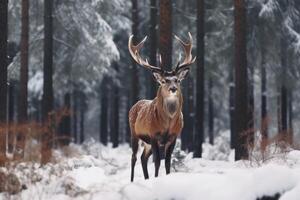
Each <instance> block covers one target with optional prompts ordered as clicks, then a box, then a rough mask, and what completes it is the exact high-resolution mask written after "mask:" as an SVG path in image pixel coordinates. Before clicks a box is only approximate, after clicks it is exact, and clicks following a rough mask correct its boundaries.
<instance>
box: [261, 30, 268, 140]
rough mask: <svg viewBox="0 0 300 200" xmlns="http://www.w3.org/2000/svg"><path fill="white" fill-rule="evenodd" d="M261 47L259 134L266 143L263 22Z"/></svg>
mask: <svg viewBox="0 0 300 200" xmlns="http://www.w3.org/2000/svg"><path fill="white" fill-rule="evenodd" d="M261 29H262V31H261V35H260V37H261V40H260V41H261V44H262V45H261V48H260V54H261V122H260V123H261V126H260V127H261V128H260V131H261V135H262V141H263V143H266V140H267V139H268V127H269V121H268V109H267V71H266V67H267V66H266V48H265V45H264V44H263V41H264V40H265V28H264V24H262V27H261ZM263 146H265V145H263Z"/></svg>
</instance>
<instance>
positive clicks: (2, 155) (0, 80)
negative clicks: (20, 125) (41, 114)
mask: <svg viewBox="0 0 300 200" xmlns="http://www.w3.org/2000/svg"><path fill="white" fill-rule="evenodd" d="M7 13H8V1H7V0H3V1H1V3H0V30H1V31H0V125H1V126H2V127H3V126H6V122H7V32H8V30H7V29H8V24H7ZM5 161H6V131H1V132H0V166H3V165H4V163H5Z"/></svg>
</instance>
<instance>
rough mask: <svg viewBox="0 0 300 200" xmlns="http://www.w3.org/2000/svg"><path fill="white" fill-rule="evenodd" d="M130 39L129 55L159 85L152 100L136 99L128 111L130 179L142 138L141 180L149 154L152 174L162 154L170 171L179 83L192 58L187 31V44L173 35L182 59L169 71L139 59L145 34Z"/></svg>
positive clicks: (177, 120) (177, 127) (177, 122)
mask: <svg viewBox="0 0 300 200" xmlns="http://www.w3.org/2000/svg"><path fill="white" fill-rule="evenodd" d="M132 38H133V35H132V36H130V38H129V41H128V48H129V52H130V54H131V56H132V58H133V59H134V60H135V61H136V62H137V63H138V64H139V65H141V66H144V67H145V68H147V69H149V70H151V72H152V74H153V76H154V78H155V80H156V81H157V82H158V83H159V85H160V86H159V88H158V91H157V95H156V97H155V98H154V99H153V100H140V101H138V102H137V103H136V104H135V105H134V106H133V107H132V108H131V109H130V111H129V124H130V130H131V144H132V158H131V181H133V179H134V166H135V163H136V154H137V151H138V146H139V144H138V142H139V140H142V141H143V143H144V151H143V153H142V156H141V162H142V168H143V173H144V177H145V179H148V178H149V175H148V169H147V163H148V158H149V156H150V155H151V154H152V153H153V156H154V163H155V177H157V176H158V170H159V166H160V160H161V158H164V157H165V167H166V173H167V174H169V173H170V165H171V154H172V152H173V150H174V146H175V143H176V138H177V136H178V135H179V134H180V132H181V130H182V127H183V116H182V112H181V110H182V102H183V98H182V93H181V89H180V83H181V81H182V80H183V79H184V78H185V77H186V75H187V74H188V71H189V66H190V65H191V64H193V63H194V62H195V60H196V58H193V56H192V54H191V52H192V36H191V34H190V33H189V39H190V41H189V42H188V43H185V42H183V41H182V40H181V39H179V38H178V37H177V36H175V38H176V39H177V40H178V41H179V42H180V44H181V45H182V46H183V48H184V52H185V59H184V60H183V62H182V63H181V62H180V60H179V62H178V64H177V66H176V68H175V69H174V70H172V71H165V70H163V69H162V67H161V64H160V67H156V66H152V65H150V64H149V63H148V61H147V59H146V60H143V59H142V58H141V56H140V53H139V51H140V49H141V48H142V47H143V45H144V43H145V41H146V39H147V37H145V38H144V39H143V40H142V41H141V42H140V43H139V44H137V45H136V46H135V45H133V44H132ZM160 63H161V59H160Z"/></svg>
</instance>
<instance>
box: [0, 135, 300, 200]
mask: <svg viewBox="0 0 300 200" xmlns="http://www.w3.org/2000/svg"><path fill="white" fill-rule="evenodd" d="M223 139H224V138H223ZM223 139H222V138H219V139H216V143H217V144H216V145H215V146H214V147H213V146H210V145H209V144H205V145H204V158H203V159H193V158H192V154H186V153H184V152H182V151H180V150H179V148H178V147H177V148H176V149H175V153H174V156H173V160H172V169H171V170H172V173H171V174H170V175H165V169H164V163H163V162H162V165H161V168H160V175H159V177H158V178H154V177H153V176H154V172H153V171H154V165H153V163H152V159H151V158H150V159H149V165H148V169H149V175H150V179H149V180H144V178H143V173H142V167H141V164H140V160H139V159H138V161H137V164H136V167H135V181H134V183H131V182H130V158H131V149H130V148H129V146H128V145H121V146H120V147H119V148H116V149H112V148H111V147H104V146H102V145H100V144H98V143H96V142H94V141H89V142H87V143H85V144H84V145H82V146H77V145H71V146H70V147H69V148H68V149H66V150H64V151H56V152H55V158H56V160H57V163H56V164H48V165H46V166H44V167H42V168H40V167H39V165H38V164H28V163H27V164H20V165H18V166H17V167H16V168H15V169H13V172H14V173H16V174H17V176H18V177H20V179H21V181H22V183H23V184H25V185H26V186H27V189H26V190H23V191H22V192H21V193H19V194H17V195H13V196H8V195H7V194H1V195H0V199H6V198H7V199H25V200H27V199H29V200H37V199H38V200H40V199H42V200H48V199H49V200H50V199H55V200H60V199H78V200H79V199H97V200H123V199H124V200H126V199H128V200H141V199H142V200H148V199H149V200H150V199H151V200H152V199H153V200H154V199H159V200H160V199H162V200H171V199H174V200H199V199H204V200H255V199H257V198H260V197H262V196H266V195H267V196H274V195H275V194H276V193H280V194H282V195H281V197H280V199H282V200H299V199H300V151H291V152H289V153H287V154H286V155H284V156H283V155H278V157H275V158H274V159H271V160H270V161H269V162H268V163H266V164H261V163H251V162H245V161H240V162H234V161H233V159H232V158H233V154H232V153H230V150H229V147H228V145H226V144H225V145H224V143H222V142H221V141H223ZM223 142H224V141H223ZM63 152H64V153H63ZM66 152H67V154H71V155H72V156H70V157H68V156H65V155H64V154H66ZM70 152H71V153H70ZM140 153H141V151H140ZM216 159H218V160H216ZM252 162H254V161H252ZM258 164H259V165H260V166H259V167H257V165H258Z"/></svg>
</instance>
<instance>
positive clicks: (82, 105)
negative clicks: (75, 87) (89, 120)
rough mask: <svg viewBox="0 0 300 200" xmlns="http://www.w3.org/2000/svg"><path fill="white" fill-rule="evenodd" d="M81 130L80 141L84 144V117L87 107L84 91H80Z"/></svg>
mask: <svg viewBox="0 0 300 200" xmlns="http://www.w3.org/2000/svg"><path fill="white" fill-rule="evenodd" d="M79 106H80V108H79V112H80V122H79V123H80V132H79V142H80V144H82V143H83V142H84V139H85V137H84V119H85V109H86V96H85V94H84V93H83V92H80V105H79Z"/></svg>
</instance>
